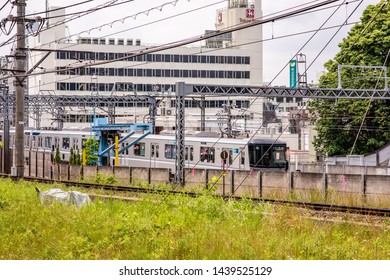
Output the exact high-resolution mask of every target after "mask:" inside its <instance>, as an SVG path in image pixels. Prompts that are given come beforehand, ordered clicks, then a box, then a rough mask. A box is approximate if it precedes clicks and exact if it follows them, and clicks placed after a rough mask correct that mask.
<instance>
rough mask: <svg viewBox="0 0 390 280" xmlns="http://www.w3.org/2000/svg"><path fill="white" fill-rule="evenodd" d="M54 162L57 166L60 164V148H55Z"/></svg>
mask: <svg viewBox="0 0 390 280" xmlns="http://www.w3.org/2000/svg"><path fill="white" fill-rule="evenodd" d="M54 162H55V163H57V164H60V163H61V155H60V148H59V147H58V146H57V147H56V154H55V156H54Z"/></svg>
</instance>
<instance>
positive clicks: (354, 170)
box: [1, 151, 390, 198]
mask: <svg viewBox="0 0 390 280" xmlns="http://www.w3.org/2000/svg"><path fill="white" fill-rule="evenodd" d="M1 164H3V163H1ZM27 164H29V165H27ZM293 166H294V167H295V165H293ZM300 167H301V170H300V171H299V172H291V170H292V169H293V168H291V169H290V171H289V172H269V171H267V172H258V171H256V172H249V171H228V172H227V173H226V174H224V175H222V174H221V170H201V169H194V170H192V169H185V170H184V174H185V182H186V186H189V187H194V186H196V187H201V188H203V187H210V186H212V185H213V183H215V188H216V190H217V191H218V193H220V194H225V195H235V196H241V195H245V196H252V197H265V198H266V197H272V196H273V195H274V194H278V195H287V194H289V193H291V192H292V191H295V192H310V191H320V192H324V193H325V192H326V191H335V192H337V193H344V194H353V195H355V194H357V195H364V196H365V197H369V196H380V195H382V196H389V195H390V176H389V175H387V173H388V169H389V168H387V167H384V168H373V167H361V166H347V167H343V166H327V168H326V167H324V166H323V165H300ZM98 171H99V173H100V174H102V176H103V177H108V176H115V180H116V182H117V183H118V184H120V185H138V184H140V185H146V184H152V185H156V184H160V183H162V184H166V183H169V182H171V181H172V176H171V175H172V174H171V173H170V172H169V170H168V169H166V168H158V169H157V168H156V169H154V168H136V167H97V166H83V167H81V166H69V165H67V164H60V165H56V164H52V163H51V158H50V153H42V152H38V153H36V152H34V151H30V152H28V156H26V161H25V168H24V174H25V175H26V176H30V177H36V178H52V179H55V180H58V179H60V180H72V181H78V180H80V179H82V178H83V179H84V180H85V181H92V182H93V181H94V180H95V179H96V175H97V172H98ZM325 171H327V172H326V173H325ZM348 173H349V174H348Z"/></svg>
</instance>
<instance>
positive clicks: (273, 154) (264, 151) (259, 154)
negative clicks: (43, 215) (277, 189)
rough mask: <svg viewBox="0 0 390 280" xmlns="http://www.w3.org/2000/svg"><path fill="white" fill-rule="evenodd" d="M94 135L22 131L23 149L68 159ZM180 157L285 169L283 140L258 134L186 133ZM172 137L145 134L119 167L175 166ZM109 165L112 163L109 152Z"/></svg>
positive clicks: (219, 165) (201, 164)
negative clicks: (239, 136)
mask: <svg viewBox="0 0 390 280" xmlns="http://www.w3.org/2000/svg"><path fill="white" fill-rule="evenodd" d="M10 134H11V138H10V145H11V146H14V142H15V139H14V131H13V130H11V131H10ZM92 137H94V134H93V133H92V132H90V131H67V130H64V131H51V130H46V131H45V130H30V129H26V130H25V148H26V150H31V151H40V152H41V151H51V152H53V153H54V152H55V150H56V148H57V147H58V148H59V151H60V157H61V160H62V161H64V162H67V161H69V156H70V149H71V148H73V149H74V150H78V151H79V152H80V153H81V151H82V148H83V144H84V142H85V141H86V140H87V139H88V138H92ZM136 138H137V135H136V134H135V135H132V136H130V137H129V138H128V139H126V141H124V142H123V143H121V146H122V147H125V146H127V145H128V144H129V143H131V142H133V141H134V140H135V139H136ZM184 142H185V147H184V160H185V167H186V168H199V169H223V168H226V169H230V170H259V169H261V170H280V171H284V170H286V169H287V166H288V163H287V160H286V149H287V147H286V143H285V142H283V141H280V140H274V139H262V138H258V137H254V138H246V139H226V138H218V137H196V136H186V137H185V141H184ZM175 157H176V139H175V137H174V136H167V135H148V136H146V137H145V138H143V139H142V140H140V141H139V142H137V143H136V144H134V145H133V146H131V147H130V148H129V149H127V150H125V152H123V153H122V154H120V155H119V165H120V166H132V167H150V168H170V169H171V170H174V169H175ZM108 162H109V164H111V165H114V164H115V158H114V156H113V155H111V158H110V160H109V161H108Z"/></svg>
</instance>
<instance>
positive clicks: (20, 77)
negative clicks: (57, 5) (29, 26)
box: [13, 0, 26, 178]
mask: <svg viewBox="0 0 390 280" xmlns="http://www.w3.org/2000/svg"><path fill="white" fill-rule="evenodd" d="M13 4H14V5H16V7H17V12H16V14H17V19H16V24H17V25H16V32H17V33H16V53H15V59H16V71H15V72H16V75H15V87H16V122H15V127H16V133H15V168H16V174H15V173H14V174H13V175H16V177H17V178H22V177H23V174H24V162H23V161H24V88H25V75H26V53H25V47H26V41H25V40H26V29H25V12H26V0H15V1H14V3H13ZM14 172H15V171H14Z"/></svg>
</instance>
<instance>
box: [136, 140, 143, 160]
mask: <svg viewBox="0 0 390 280" xmlns="http://www.w3.org/2000/svg"><path fill="white" fill-rule="evenodd" d="M134 155H135V156H140V157H144V156H145V143H136V144H134Z"/></svg>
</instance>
